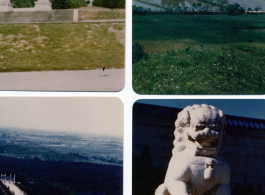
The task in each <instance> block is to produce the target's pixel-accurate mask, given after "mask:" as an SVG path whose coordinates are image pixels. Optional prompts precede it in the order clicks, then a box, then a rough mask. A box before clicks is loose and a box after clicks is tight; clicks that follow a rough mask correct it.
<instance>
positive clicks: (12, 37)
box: [6, 35, 16, 40]
mask: <svg viewBox="0 0 265 195" xmlns="http://www.w3.org/2000/svg"><path fill="white" fill-rule="evenodd" d="M15 37H16V36H15V35H7V36H6V39H8V40H13V39H14V38H15Z"/></svg>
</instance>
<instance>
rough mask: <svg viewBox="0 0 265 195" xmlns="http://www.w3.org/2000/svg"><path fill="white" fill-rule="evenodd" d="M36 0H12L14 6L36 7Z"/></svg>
mask: <svg viewBox="0 0 265 195" xmlns="http://www.w3.org/2000/svg"><path fill="white" fill-rule="evenodd" d="M34 1H35V0H11V3H12V4H13V7H14V8H23V7H34Z"/></svg>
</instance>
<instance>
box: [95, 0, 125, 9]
mask: <svg viewBox="0 0 265 195" xmlns="http://www.w3.org/2000/svg"><path fill="white" fill-rule="evenodd" d="M92 5H93V6H100V7H108V8H125V0H94V1H93V3H92Z"/></svg>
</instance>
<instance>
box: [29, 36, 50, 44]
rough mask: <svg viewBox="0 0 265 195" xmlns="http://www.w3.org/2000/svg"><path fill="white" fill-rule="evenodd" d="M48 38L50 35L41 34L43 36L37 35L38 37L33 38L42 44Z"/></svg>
mask: <svg viewBox="0 0 265 195" xmlns="http://www.w3.org/2000/svg"><path fill="white" fill-rule="evenodd" d="M45 39H48V37H45V36H41V37H37V38H33V39H32V40H33V41H36V42H37V43H39V44H41V43H42V42H43V40H45Z"/></svg>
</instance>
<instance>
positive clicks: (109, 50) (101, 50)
mask: <svg viewBox="0 0 265 195" xmlns="http://www.w3.org/2000/svg"><path fill="white" fill-rule="evenodd" d="M124 39H125V24H123V23H119V24H117V23H116V24H115V23H101V24H91V23H76V24H14V25H13V24H9V25H3V24H1V25H0V72H19V71H41V70H89V69H97V68H102V67H106V68H124V51H125V49H124V44H123V43H122V40H124Z"/></svg>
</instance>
